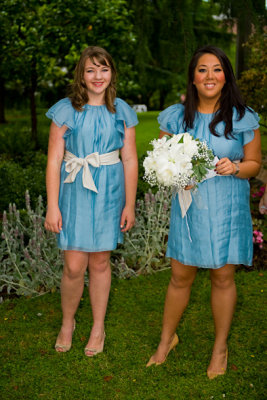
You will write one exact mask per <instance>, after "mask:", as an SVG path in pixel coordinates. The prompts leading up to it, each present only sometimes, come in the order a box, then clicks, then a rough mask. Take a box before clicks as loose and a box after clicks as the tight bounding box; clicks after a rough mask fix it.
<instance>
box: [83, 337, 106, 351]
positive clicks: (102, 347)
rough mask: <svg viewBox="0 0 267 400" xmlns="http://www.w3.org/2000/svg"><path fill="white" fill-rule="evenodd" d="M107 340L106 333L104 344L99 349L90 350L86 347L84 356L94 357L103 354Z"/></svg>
mask: <svg viewBox="0 0 267 400" xmlns="http://www.w3.org/2000/svg"><path fill="white" fill-rule="evenodd" d="M105 338H106V334H105V332H104V338H103V343H102V345H101V346H100V347H99V348H98V349H93V348H90V347H85V349H84V354H85V355H86V357H94V356H96V355H97V354H99V353H102V352H103V349H104V343H105ZM88 353H91V354H88Z"/></svg>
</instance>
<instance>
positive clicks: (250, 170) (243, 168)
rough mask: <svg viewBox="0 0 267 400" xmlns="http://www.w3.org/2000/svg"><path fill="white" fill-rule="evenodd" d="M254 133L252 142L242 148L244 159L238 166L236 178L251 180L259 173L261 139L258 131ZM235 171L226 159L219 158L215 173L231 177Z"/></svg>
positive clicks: (231, 163) (234, 166) (233, 166)
mask: <svg viewBox="0 0 267 400" xmlns="http://www.w3.org/2000/svg"><path fill="white" fill-rule="evenodd" d="M254 132H255V135H254V138H253V140H252V141H251V142H249V143H247V144H246V145H245V146H244V157H243V160H242V162H240V163H239V164H238V166H239V169H240V170H239V172H238V173H237V174H236V176H238V178H243V179H246V178H251V177H252V176H256V175H257V174H258V173H259V170H260V166H261V139H260V131H259V129H256V130H255V131H254ZM236 170H237V167H236V165H235V163H233V162H231V161H230V160H229V159H228V158H227V157H224V158H221V159H220V161H218V163H217V165H216V171H217V172H218V174H220V175H232V174H234V173H235V172H236Z"/></svg>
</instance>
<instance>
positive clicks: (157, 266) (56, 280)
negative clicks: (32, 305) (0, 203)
mask: <svg viewBox="0 0 267 400" xmlns="http://www.w3.org/2000/svg"><path fill="white" fill-rule="evenodd" d="M170 198H171V192H170V191H167V190H166V191H159V192H157V193H156V194H155V195H154V194H153V193H152V192H151V191H149V192H148V193H146V194H145V196H144V199H141V200H137V206H136V225H135V227H134V228H133V229H132V230H131V231H130V232H128V233H127V234H126V235H125V241H124V245H123V246H121V248H119V249H117V250H115V251H114V252H113V255H112V259H111V265H112V270H113V273H114V274H115V275H116V276H117V277H119V278H123V279H125V278H130V277H133V276H138V275H140V274H146V273H151V272H153V271H158V270H162V269H164V268H166V267H169V261H168V260H167V259H166V258H165V251H166V246H167V235H168V228H169V214H170ZM25 199H26V210H23V211H22V212H20V211H19V210H17V208H16V206H15V204H13V205H11V204H10V206H9V211H8V212H4V214H3V222H2V233H1V238H2V240H1V244H0V263H1V269H0V292H1V291H3V290H6V291H7V293H16V294H17V295H26V296H38V295H41V294H45V293H48V292H51V291H52V292H53V291H55V290H57V289H58V288H59V287H60V279H61V273H62V266H63V260H62V252H61V251H60V250H59V249H58V247H57V242H56V236H55V234H53V233H51V232H48V231H46V230H45V229H44V214H45V210H44V206H43V200H42V197H41V196H39V199H38V203H37V207H36V209H35V210H33V209H32V208H31V204H30V196H29V193H28V191H27V192H26V195H25ZM86 282H87V280H86Z"/></svg>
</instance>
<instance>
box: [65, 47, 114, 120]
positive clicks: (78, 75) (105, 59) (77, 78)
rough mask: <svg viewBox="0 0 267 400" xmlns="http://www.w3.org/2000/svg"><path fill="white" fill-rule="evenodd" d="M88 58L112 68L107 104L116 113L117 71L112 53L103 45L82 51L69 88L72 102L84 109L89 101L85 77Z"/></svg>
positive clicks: (78, 107)
mask: <svg viewBox="0 0 267 400" xmlns="http://www.w3.org/2000/svg"><path fill="white" fill-rule="evenodd" d="M88 58H89V59H90V60H91V61H92V62H94V60H96V61H97V62H99V64H100V65H107V66H109V67H110V68H111V81H110V84H109V86H108V87H107V89H106V91H105V104H106V107H107V109H108V110H109V111H110V112H112V113H115V112H116V109H115V106H114V101H115V98H116V77H117V72H116V68H115V65H114V62H113V60H112V58H111V55H110V54H109V53H108V52H107V51H106V50H105V49H103V48H102V47H97V46H90V47H87V48H86V49H85V50H84V51H83V52H82V54H81V57H80V60H79V61H78V64H77V65H76V68H75V72H74V81H73V84H72V85H71V86H70V90H69V98H70V100H71V104H72V105H73V107H74V108H75V109H76V110H77V111H82V107H83V106H84V105H85V104H87V103H88V101H89V97H88V91H87V88H86V85H85V82H84V79H83V76H84V69H85V62H86V60H87V59H88Z"/></svg>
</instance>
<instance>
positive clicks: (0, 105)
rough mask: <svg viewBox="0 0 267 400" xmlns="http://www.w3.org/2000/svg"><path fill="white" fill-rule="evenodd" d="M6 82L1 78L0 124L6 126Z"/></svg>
mask: <svg viewBox="0 0 267 400" xmlns="http://www.w3.org/2000/svg"><path fill="white" fill-rule="evenodd" d="M5 91H6V90H5V82H4V79H3V78H0V124H5V123H6V122H7V121H6V118H5Z"/></svg>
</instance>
